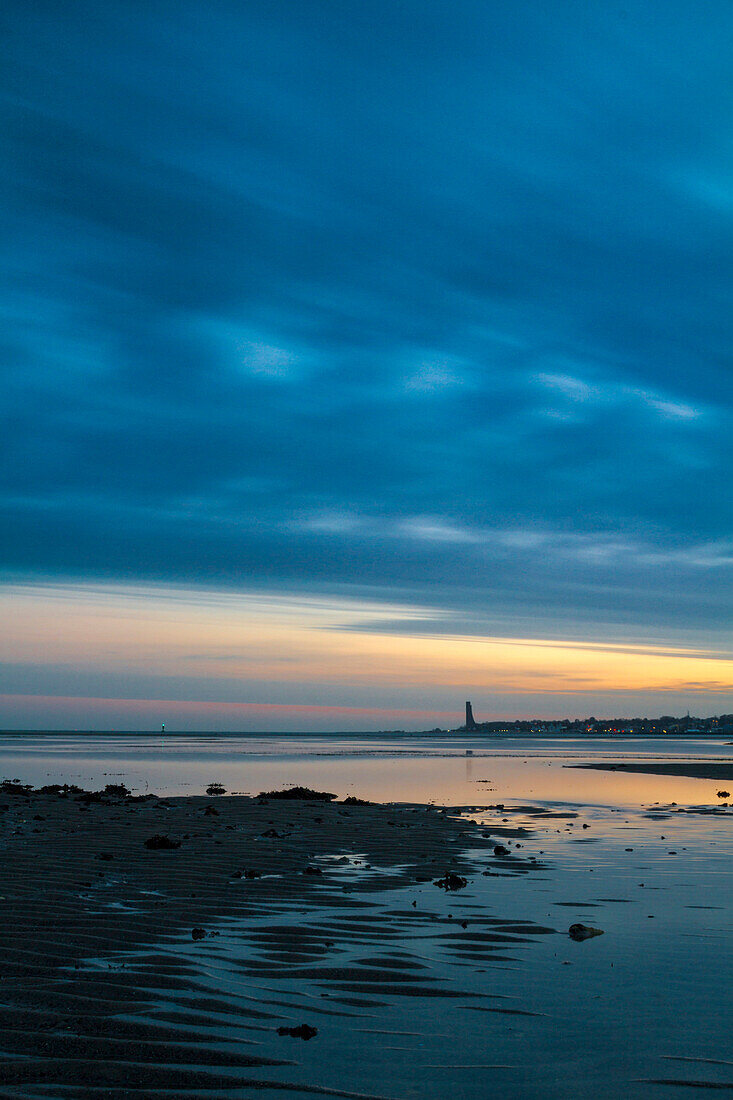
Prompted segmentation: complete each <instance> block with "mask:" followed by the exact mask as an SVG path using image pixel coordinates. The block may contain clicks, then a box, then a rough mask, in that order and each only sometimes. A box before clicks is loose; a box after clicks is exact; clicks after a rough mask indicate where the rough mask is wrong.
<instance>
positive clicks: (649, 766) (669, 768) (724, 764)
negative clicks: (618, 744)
mask: <svg viewBox="0 0 733 1100" xmlns="http://www.w3.org/2000/svg"><path fill="white" fill-rule="evenodd" d="M565 767H566V768H589V769H591V770H592V771H606V772H617V771H626V772H634V773H635V774H637V775H678V776H685V777H687V778H688V779H711V780H713V781H714V782H716V783H733V763H731V762H730V761H714V760H682V761H675V762H670V761H666V760H651V761H649V762H645V761H636V760H633V761H624V760H611V761H608V760H606V761H598V762H596V761H593V762H592V763H585V764H566V765H565Z"/></svg>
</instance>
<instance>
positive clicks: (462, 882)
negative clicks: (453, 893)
mask: <svg viewBox="0 0 733 1100" xmlns="http://www.w3.org/2000/svg"><path fill="white" fill-rule="evenodd" d="M433 885H434V886H439V887H440V889H441V890H462V889H463V887H464V886H468V879H466V878H464V877H463V875H456V874H454V872H453V871H447V872H446V874H445V876H444V877H443V878H437V879H436V880H435V882H434V883H433Z"/></svg>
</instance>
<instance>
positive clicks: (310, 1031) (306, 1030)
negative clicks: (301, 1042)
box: [277, 1024, 318, 1039]
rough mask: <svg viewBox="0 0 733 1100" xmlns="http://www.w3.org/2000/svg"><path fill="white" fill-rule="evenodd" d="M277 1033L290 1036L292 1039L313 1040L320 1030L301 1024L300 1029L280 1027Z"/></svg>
mask: <svg viewBox="0 0 733 1100" xmlns="http://www.w3.org/2000/svg"><path fill="white" fill-rule="evenodd" d="M277 1033H278V1035H289V1036H290V1037H291V1038H292V1039H312V1038H313V1036H314V1035H317V1034H318V1028H317V1027H311V1026H310V1024H300V1025H299V1026H298V1027H279V1028H278V1029H277Z"/></svg>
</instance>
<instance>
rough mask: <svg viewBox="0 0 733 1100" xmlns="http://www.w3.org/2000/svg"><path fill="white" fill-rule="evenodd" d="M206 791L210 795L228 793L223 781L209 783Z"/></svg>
mask: <svg viewBox="0 0 733 1100" xmlns="http://www.w3.org/2000/svg"><path fill="white" fill-rule="evenodd" d="M206 793H207V794H208V795H212V794H226V793H227V789H226V787H225V786H224V785H223V784H222V783H209V785H208V787H207V788H206Z"/></svg>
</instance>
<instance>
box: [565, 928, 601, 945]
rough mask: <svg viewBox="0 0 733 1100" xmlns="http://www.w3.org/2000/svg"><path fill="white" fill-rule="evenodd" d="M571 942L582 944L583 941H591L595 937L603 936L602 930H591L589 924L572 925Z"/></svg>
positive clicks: (569, 933)
mask: <svg viewBox="0 0 733 1100" xmlns="http://www.w3.org/2000/svg"><path fill="white" fill-rule="evenodd" d="M568 935H569V936H570V939H571V940H575V941H576V943H581V942H582V940H591V939H593V937H594V936H602V935H603V929H602V928H589V927H588V925H587V924H571V925H570V927H569V928H568Z"/></svg>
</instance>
